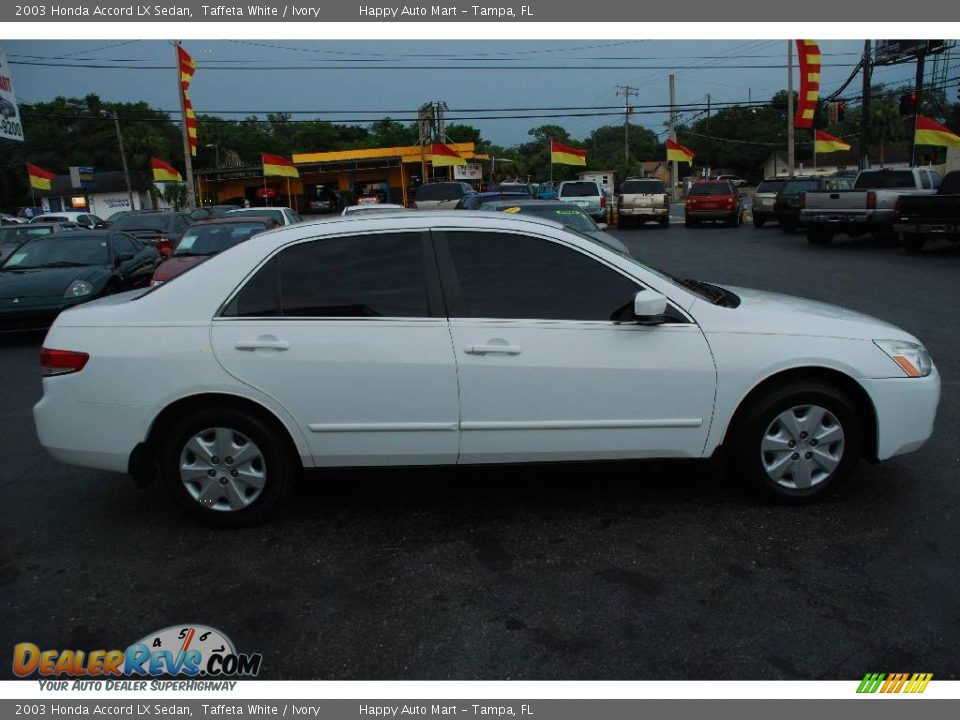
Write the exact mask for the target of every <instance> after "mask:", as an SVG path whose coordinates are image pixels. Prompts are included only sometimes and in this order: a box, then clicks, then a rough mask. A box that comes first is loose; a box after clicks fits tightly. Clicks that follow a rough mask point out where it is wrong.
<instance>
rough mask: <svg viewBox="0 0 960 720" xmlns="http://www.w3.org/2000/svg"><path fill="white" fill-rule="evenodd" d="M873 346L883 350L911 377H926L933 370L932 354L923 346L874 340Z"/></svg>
mask: <svg viewBox="0 0 960 720" xmlns="http://www.w3.org/2000/svg"><path fill="white" fill-rule="evenodd" d="M873 344H874V345H876V346H877V347H878V348H880V349H881V350H883V351H884V352H885V353H886V354H887V355H888V356H889V357H890V359H891V360H893V361H894V362H895V363H896V364H897V365H899V366H900V369H901V370H903V371H904V372H905V373H906V374H907V375H908V376H910V377H926V376H927V375H929V374H930V371H931V370H932V369H933V363H932V362H931V361H930V353H928V352H927V349H926V348H925V347H924V346H923V345H918V344H917V343H912V342H906V341H905V340H874V341H873Z"/></svg>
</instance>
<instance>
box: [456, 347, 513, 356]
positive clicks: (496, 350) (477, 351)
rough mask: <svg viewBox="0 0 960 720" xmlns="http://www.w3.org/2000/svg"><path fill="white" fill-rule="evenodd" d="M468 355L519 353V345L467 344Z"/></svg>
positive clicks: (465, 349) (465, 350)
mask: <svg viewBox="0 0 960 720" xmlns="http://www.w3.org/2000/svg"><path fill="white" fill-rule="evenodd" d="M463 351H464V352H465V353H467V355H519V354H520V346H519V345H467V346H466V347H465V348H464V349H463Z"/></svg>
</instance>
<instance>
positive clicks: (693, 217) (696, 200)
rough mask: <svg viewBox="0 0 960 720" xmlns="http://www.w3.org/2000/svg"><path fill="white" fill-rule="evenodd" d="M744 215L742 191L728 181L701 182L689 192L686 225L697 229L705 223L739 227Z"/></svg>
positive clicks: (694, 184)
mask: <svg viewBox="0 0 960 720" xmlns="http://www.w3.org/2000/svg"><path fill="white" fill-rule="evenodd" d="M742 213H743V199H742V198H741V197H740V191H739V190H737V189H736V188H735V187H734V186H733V185H731V184H730V183H729V181H727V180H699V181H697V182H695V183H693V185H691V186H690V190H689V192H687V203H686V208H685V219H684V224H685V225H686V226H687V227H696V226H698V225H699V224H700V223H702V222H704V221H712V222H723V223H726V224H727V225H729V226H730V227H739V225H740V216H741V214H742Z"/></svg>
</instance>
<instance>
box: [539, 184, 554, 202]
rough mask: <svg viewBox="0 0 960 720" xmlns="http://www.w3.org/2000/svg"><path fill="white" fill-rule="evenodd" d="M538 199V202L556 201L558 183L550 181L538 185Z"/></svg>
mask: <svg viewBox="0 0 960 720" xmlns="http://www.w3.org/2000/svg"><path fill="white" fill-rule="evenodd" d="M536 197H537V199H538V200H556V199H557V183H555V182H553V181H552V180H549V181H547V182H542V183H539V184H538V185H537V191H536Z"/></svg>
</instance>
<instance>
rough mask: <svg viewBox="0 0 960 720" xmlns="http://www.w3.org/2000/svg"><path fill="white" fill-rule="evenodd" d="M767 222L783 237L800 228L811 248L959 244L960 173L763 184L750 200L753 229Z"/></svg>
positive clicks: (889, 172)
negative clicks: (853, 243) (867, 239)
mask: <svg viewBox="0 0 960 720" xmlns="http://www.w3.org/2000/svg"><path fill="white" fill-rule="evenodd" d="M772 220H776V221H777V222H778V223H779V225H780V229H781V230H783V231H784V232H787V233H790V232H794V231H795V230H796V229H797V228H798V227H800V226H803V227H804V228H805V230H806V235H807V240H808V241H809V242H810V243H811V244H814V245H827V244H829V243H830V242H831V241H832V240H833V238H834V237H835V236H837V235H847V236H849V237H853V238H856V237H860V236H867V235H869V236H872V237H874V238H876V239H878V240H884V241H893V240H900V242H902V244H903V246H904V248H906V250H907V251H909V252H919V251H920V250H922V249H923V247H924V245H925V244H926V243H927V242H928V241H929V240H931V239H934V238H943V239H946V240H950V241H953V242H957V241H960V171H954V172H950V173H947V175H946V177H943V178H941V176H940V174H939V173H938V172H936V171H935V170H933V169H931V168H926V167H917V168H910V169H900V170H893V169H888V168H883V169H879V170H864V171H862V172H860V173H858V174H857V175H856V177H850V176H849V175H847V174H838V175H832V176H820V177H796V178H792V179H789V180H786V179H776V180H766V181H764V182H763V183H761V184H760V185H759V186H758V187H757V190H756V194H755V195H754V200H753V223H754V225H756V226H757V227H763V226H764V224H765V223H767V222H769V221H772Z"/></svg>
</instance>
